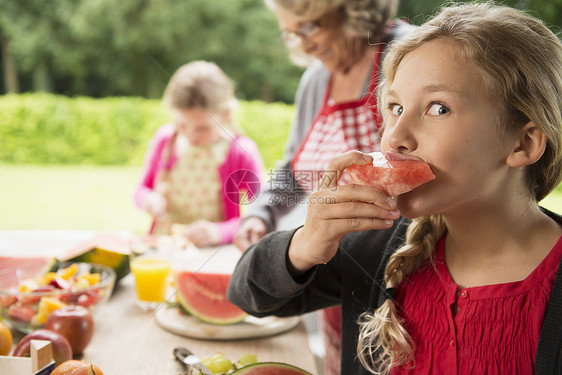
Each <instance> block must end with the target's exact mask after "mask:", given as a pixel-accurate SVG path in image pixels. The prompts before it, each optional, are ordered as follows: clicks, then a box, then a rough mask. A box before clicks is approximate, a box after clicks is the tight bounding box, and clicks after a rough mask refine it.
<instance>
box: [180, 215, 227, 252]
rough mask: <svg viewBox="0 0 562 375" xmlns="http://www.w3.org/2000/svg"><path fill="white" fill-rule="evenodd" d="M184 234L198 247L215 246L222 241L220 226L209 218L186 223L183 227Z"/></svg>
mask: <svg viewBox="0 0 562 375" xmlns="http://www.w3.org/2000/svg"><path fill="white" fill-rule="evenodd" d="M182 235H183V236H184V237H185V238H187V239H188V240H190V241H191V242H193V243H194V244H195V246H198V247H205V246H214V245H218V244H219V243H220V242H221V233H220V231H219V228H218V226H217V225H216V224H215V223H212V222H210V221H207V220H197V221H195V222H193V223H191V224H189V225H186V226H185V227H184V228H183V229H182Z"/></svg>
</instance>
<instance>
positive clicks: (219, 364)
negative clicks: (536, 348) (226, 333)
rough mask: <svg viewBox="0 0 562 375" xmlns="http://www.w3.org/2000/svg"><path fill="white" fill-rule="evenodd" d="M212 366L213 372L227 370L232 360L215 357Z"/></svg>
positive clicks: (230, 366)
mask: <svg viewBox="0 0 562 375" xmlns="http://www.w3.org/2000/svg"><path fill="white" fill-rule="evenodd" d="M214 368H215V369H214V370H213V372H215V373H217V372H218V373H222V372H227V371H228V370H230V369H231V368H232V361H231V360H230V359H227V358H219V359H216V360H215V362H214Z"/></svg>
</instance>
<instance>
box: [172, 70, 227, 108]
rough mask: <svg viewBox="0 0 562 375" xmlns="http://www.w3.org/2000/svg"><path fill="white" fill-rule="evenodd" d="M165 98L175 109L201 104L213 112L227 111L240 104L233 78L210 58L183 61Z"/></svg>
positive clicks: (199, 105) (200, 105) (200, 106)
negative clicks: (237, 101) (235, 92)
mask: <svg viewBox="0 0 562 375" xmlns="http://www.w3.org/2000/svg"><path fill="white" fill-rule="evenodd" d="M163 101H164V104H165V105H166V106H168V108H171V109H191V108H195V107H198V108H201V109H203V110H205V111H207V112H210V113H213V114H224V113H226V112H227V111H229V110H233V109H234V107H235V105H236V98H235V96H234V85H233V83H232V81H231V80H230V79H229V78H228V76H227V75H226V74H225V73H224V72H223V71H222V69H221V68H219V67H218V66H217V65H216V64H214V63H212V62H208V61H193V62H190V63H188V64H185V65H182V66H181V67H180V68H179V69H178V70H177V71H176V72H175V73H174V75H173V76H172V77H171V78H170V81H169V82H168V85H167V87H166V90H165V91H164V98H163Z"/></svg>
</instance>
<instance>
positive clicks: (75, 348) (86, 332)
mask: <svg viewBox="0 0 562 375" xmlns="http://www.w3.org/2000/svg"><path fill="white" fill-rule="evenodd" d="M45 328H46V329H49V330H51V331H54V332H58V333H60V334H61V335H63V336H64V337H65V338H66V339H67V340H68V342H69V343H70V346H71V347H72V353H74V355H76V354H81V353H82V352H83V351H84V349H86V347H87V346H88V344H89V343H90V341H91V340H92V336H93V335H94V319H93V318H92V313H90V311H89V310H88V309H87V308H85V307H82V306H64V307H61V308H59V309H56V310H55V311H53V312H52V313H51V314H50V315H49V317H48V318H47V321H46V322H45Z"/></svg>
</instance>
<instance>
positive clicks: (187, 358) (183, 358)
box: [174, 348, 213, 375]
mask: <svg viewBox="0 0 562 375" xmlns="http://www.w3.org/2000/svg"><path fill="white" fill-rule="evenodd" d="M174 357H176V360H178V361H180V362H181V363H183V364H184V365H187V366H189V367H190V368H191V369H196V370H199V372H201V374H203V375H213V373H212V372H211V370H209V369H208V368H207V366H205V365H204V364H203V363H201V360H200V359H199V357H197V356H196V355H195V354H193V353H192V352H191V351H189V350H188V349H187V348H175V349H174Z"/></svg>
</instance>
